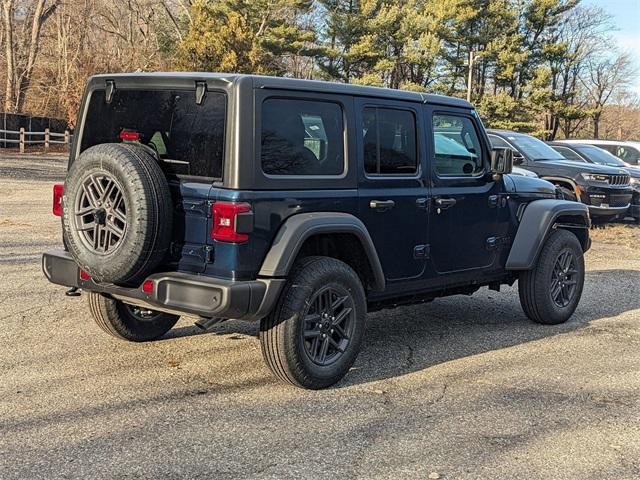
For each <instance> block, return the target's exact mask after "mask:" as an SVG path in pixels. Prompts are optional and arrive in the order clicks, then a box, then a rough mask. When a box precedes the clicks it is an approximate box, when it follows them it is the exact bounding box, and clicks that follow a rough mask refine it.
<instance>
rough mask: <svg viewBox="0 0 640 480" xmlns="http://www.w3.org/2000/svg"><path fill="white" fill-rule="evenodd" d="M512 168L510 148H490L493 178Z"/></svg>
mask: <svg viewBox="0 0 640 480" xmlns="http://www.w3.org/2000/svg"><path fill="white" fill-rule="evenodd" d="M511 170H513V150H511V149H510V148H494V149H492V150H491V173H492V174H493V178H494V179H496V177H498V178H499V177H500V176H502V175H504V174H505V173H511Z"/></svg>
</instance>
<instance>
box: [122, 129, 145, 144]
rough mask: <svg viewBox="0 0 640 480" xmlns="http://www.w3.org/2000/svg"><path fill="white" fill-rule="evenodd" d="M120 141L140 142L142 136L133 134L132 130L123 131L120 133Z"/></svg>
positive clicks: (136, 133)
mask: <svg viewBox="0 0 640 480" xmlns="http://www.w3.org/2000/svg"><path fill="white" fill-rule="evenodd" d="M120 140H124V141H125V142H138V141H140V134H139V133H138V132H132V131H131V130H123V131H122V132H120Z"/></svg>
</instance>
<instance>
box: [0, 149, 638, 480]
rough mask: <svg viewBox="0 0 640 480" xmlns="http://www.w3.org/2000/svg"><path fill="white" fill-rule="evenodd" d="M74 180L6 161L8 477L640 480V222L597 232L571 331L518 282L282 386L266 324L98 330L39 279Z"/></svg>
mask: <svg viewBox="0 0 640 480" xmlns="http://www.w3.org/2000/svg"><path fill="white" fill-rule="evenodd" d="M64 168H65V162H64V159H62V158H61V157H44V156H40V155H36V156H31V155H27V156H18V155H12V156H5V157H3V158H0V320H1V322H2V328H1V329H0V344H1V345H2V347H1V348H0V478H2V479H13V478H52V477H63V478H110V479H112V478H118V479H119V478H206V479H226V478H258V479H260V478H278V479H280V478H314V479H315V478H363V479H371V478H390V479H391V478H394V479H396V478H419V479H427V478H431V479H435V478H442V479H474V478H509V479H516V478H522V479H538V478H540V479H543V478H544V479H548V478H553V479H565V478H567V479H568V478H571V479H592V478H593V479H634V478H635V479H637V478H640V422H638V419H639V418H640V325H639V321H640V254H639V252H640V228H638V227H633V226H623V225H619V226H616V227H614V228H609V229H607V230H603V231H596V232H595V234H594V238H595V241H594V244H593V248H592V249H591V251H590V252H589V253H588V254H587V255H586V262H587V269H588V273H587V280H586V285H585V291H584V294H583V298H582V301H581V303H580V305H579V307H578V310H577V312H576V314H575V315H574V317H573V318H572V320H571V321H570V322H569V323H567V324H565V325H560V326H542V325H536V324H533V323H531V322H529V321H528V320H527V319H526V318H525V316H524V314H523V313H522V310H521V309H520V305H519V302H518V297H517V291H516V289H515V288H507V289H503V291H502V292H500V293H497V292H493V291H489V290H486V289H482V290H480V291H479V292H478V293H476V294H475V295H473V296H471V297H467V296H455V297H450V298H446V299H440V300H436V301H434V302H433V303H431V304H426V305H419V306H412V307H404V308H398V309H396V310H388V311H382V312H377V313H374V314H371V315H370V316H369V322H368V325H367V329H368V330H367V334H366V338H365V343H364V346H363V351H362V353H361V354H360V356H359V357H358V360H357V361H356V364H355V366H354V368H353V370H352V371H351V372H350V374H349V375H348V376H347V377H346V379H345V380H344V381H343V382H341V383H340V384H338V385H337V386H336V387H335V388H331V389H328V390H324V391H317V392H312V391H303V390H299V389H295V388H293V387H288V386H284V385H282V384H280V383H278V382H277V381H276V380H275V379H274V378H273V377H272V376H271V375H270V373H269V371H268V370H267V368H266V366H264V365H263V362H262V357H261V354H260V346H259V342H258V339H257V325H256V324H252V323H247V322H237V321H229V322H225V323H222V324H219V325H218V326H216V327H214V331H213V332H211V333H206V334H203V333H201V332H200V331H199V330H198V329H197V328H196V327H194V326H193V319H189V318H182V319H181V320H180V322H179V323H178V325H177V326H176V328H175V329H174V330H172V331H171V332H170V333H169V334H168V335H167V336H166V337H165V338H163V339H162V340H160V341H156V342H152V343H147V344H130V343H124V342H121V341H117V340H115V339H113V338H111V337H109V336H107V335H106V334H104V333H103V332H102V331H101V330H99V328H98V327H97V326H96V325H94V324H93V321H92V320H91V319H90V318H89V314H88V310H87V309H86V308H85V300H86V299H85V298H83V297H79V298H68V297H65V296H64V289H63V288H62V287H58V286H55V285H52V284H49V283H48V282H47V281H46V280H45V279H44V277H43V276H42V273H41V270H40V255H41V253H42V252H43V251H45V250H48V249H54V248H58V247H60V246H61V242H60V225H59V219H58V218H56V217H53V216H52V215H51V184H52V183H53V182H55V181H57V180H60V179H62V177H63V175H64Z"/></svg>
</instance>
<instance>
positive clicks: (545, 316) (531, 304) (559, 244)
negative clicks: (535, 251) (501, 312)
mask: <svg viewBox="0 0 640 480" xmlns="http://www.w3.org/2000/svg"><path fill="white" fill-rule="evenodd" d="M564 252H569V253H570V254H571V255H572V256H573V258H574V263H575V270H576V273H575V274H574V276H575V282H576V283H575V290H574V291H573V295H572V297H571V299H570V300H568V304H567V305H566V306H560V305H558V304H556V302H555V301H554V299H553V297H552V292H551V285H552V276H553V274H554V268H555V267H556V262H557V261H558V259H559V257H560V255H561V254H563V253H564ZM584 277H585V271H584V256H583V252H582V246H581V245H580V241H579V240H578V238H577V237H576V236H575V235H574V234H573V233H571V232H569V231H567V230H562V229H557V230H552V231H551V233H550V234H549V236H548V237H547V240H546V241H545V243H544V246H543V247H542V251H541V252H540V255H539V257H538V261H537V263H536V265H535V266H534V267H533V269H531V270H527V271H525V272H522V273H521V274H520V278H519V280H518V293H519V295H520V304H521V305H522V309H523V310H524V313H525V314H526V315H527V317H529V318H530V319H531V320H533V321H534V322H536V323H542V324H546V325H556V324H560V323H564V322H566V321H567V320H569V318H570V317H571V315H573V312H574V311H575V309H576V307H577V306H578V302H579V301H580V296H581V295H582V288H583V285H584Z"/></svg>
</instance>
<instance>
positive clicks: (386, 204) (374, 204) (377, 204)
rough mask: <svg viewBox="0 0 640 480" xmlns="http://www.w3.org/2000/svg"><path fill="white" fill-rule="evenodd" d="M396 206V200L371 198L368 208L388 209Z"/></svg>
mask: <svg viewBox="0 0 640 480" xmlns="http://www.w3.org/2000/svg"><path fill="white" fill-rule="evenodd" d="M395 206H396V202H394V201H393V200H371V201H370V202H369V208H373V209H374V210H380V211H384V210H390V209H392V208H393V207H395Z"/></svg>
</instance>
